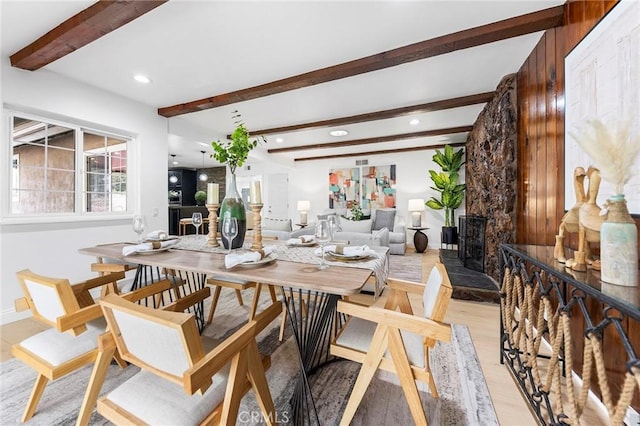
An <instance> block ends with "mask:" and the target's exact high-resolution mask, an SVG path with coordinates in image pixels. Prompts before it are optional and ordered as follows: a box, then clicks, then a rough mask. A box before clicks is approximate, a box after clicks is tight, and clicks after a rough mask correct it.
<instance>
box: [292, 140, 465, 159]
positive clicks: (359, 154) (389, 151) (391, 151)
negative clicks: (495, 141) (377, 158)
mask: <svg viewBox="0 0 640 426" xmlns="http://www.w3.org/2000/svg"><path fill="white" fill-rule="evenodd" d="M447 145H451V146H452V147H453V148H457V147H459V146H464V145H465V142H456V143H449V144H447ZM444 146H445V144H439V145H425V146H413V147H409V148H396V149H387V150H380V151H366V152H351V153H348V154H334V155H320V156H316V157H301V158H294V160H293V161H312V160H328V159H331V158H343V157H362V156H365V155H380V154H395V153H399V152H410V151H425V150H427V149H442V148H444Z"/></svg>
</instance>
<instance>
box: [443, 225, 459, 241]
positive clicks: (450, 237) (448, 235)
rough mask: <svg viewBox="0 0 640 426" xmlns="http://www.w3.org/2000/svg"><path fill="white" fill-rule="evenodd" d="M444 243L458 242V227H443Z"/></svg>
mask: <svg viewBox="0 0 640 426" xmlns="http://www.w3.org/2000/svg"><path fill="white" fill-rule="evenodd" d="M442 243H443V244H458V228H457V227H456V226H443V227H442Z"/></svg>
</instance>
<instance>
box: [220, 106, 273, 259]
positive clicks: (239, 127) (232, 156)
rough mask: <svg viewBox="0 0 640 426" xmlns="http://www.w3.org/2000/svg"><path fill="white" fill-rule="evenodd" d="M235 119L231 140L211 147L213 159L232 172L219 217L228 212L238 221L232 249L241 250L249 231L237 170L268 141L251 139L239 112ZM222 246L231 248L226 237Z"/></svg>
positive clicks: (261, 138) (234, 114)
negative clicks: (261, 144) (255, 149)
mask: <svg viewBox="0 0 640 426" xmlns="http://www.w3.org/2000/svg"><path fill="white" fill-rule="evenodd" d="M233 119H234V123H235V124H236V128H235V130H234V131H233V133H231V140H226V141H224V142H222V141H219V140H218V141H213V142H211V146H212V147H213V153H212V154H211V157H212V158H214V159H215V160H216V161H217V162H219V163H221V164H226V165H227V166H228V167H229V171H230V172H231V181H230V182H229V185H227V190H226V194H225V197H224V199H223V200H222V204H221V205H220V214H219V217H226V216H225V215H226V212H230V215H231V217H235V218H236V219H237V221H238V236H237V237H236V238H234V239H233V240H232V244H231V248H240V247H242V245H243V244H244V236H245V232H246V230H247V216H246V212H245V208H244V202H243V200H242V197H241V196H240V193H239V192H238V187H237V185H236V169H237V168H238V167H242V165H243V164H244V162H245V161H247V158H249V152H250V151H251V150H252V149H253V148H255V147H256V146H258V144H259V143H260V142H265V143H266V142H267V140H266V138H265V137H264V136H259V137H257V138H255V139H251V135H250V134H249V131H248V130H247V128H246V127H245V125H244V122H243V121H242V117H241V115H240V114H239V113H238V111H234V112H233ZM222 245H223V246H224V248H227V249H228V248H229V241H227V239H226V238H224V237H222Z"/></svg>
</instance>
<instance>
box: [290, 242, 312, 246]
mask: <svg viewBox="0 0 640 426" xmlns="http://www.w3.org/2000/svg"><path fill="white" fill-rule="evenodd" d="M317 244H318V242H317V241H309V242H306V243H295V244H289V246H291V247H312V246H315V245H317Z"/></svg>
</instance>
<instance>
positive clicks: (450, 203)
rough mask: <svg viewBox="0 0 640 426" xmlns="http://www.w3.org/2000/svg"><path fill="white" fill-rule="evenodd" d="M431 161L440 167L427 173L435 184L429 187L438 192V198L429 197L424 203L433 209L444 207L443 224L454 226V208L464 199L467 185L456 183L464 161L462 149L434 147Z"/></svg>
mask: <svg viewBox="0 0 640 426" xmlns="http://www.w3.org/2000/svg"><path fill="white" fill-rule="evenodd" d="M433 161H434V162H435V163H436V164H437V165H439V166H440V167H441V168H442V171H441V172H436V171H435V170H429V175H430V176H431V180H432V181H433V183H434V185H435V186H432V187H431V189H433V190H434V191H437V192H439V193H440V199H438V198H436V197H431V199H430V200H428V201H427V202H426V203H425V204H426V205H427V207H429V208H432V209H434V210H443V209H444V223H445V226H447V227H451V226H455V225H454V224H455V223H456V221H455V210H456V209H457V208H458V207H460V205H461V204H462V200H464V191H465V189H466V188H467V186H466V185H465V184H464V183H462V184H459V183H458V178H459V176H460V175H459V174H458V172H459V171H460V168H461V167H462V165H463V164H464V163H465V162H464V149H463V148H460V149H459V150H458V151H454V150H453V148H452V147H451V145H445V147H444V152H441V151H440V150H437V149H436V153H435V154H434V155H433Z"/></svg>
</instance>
